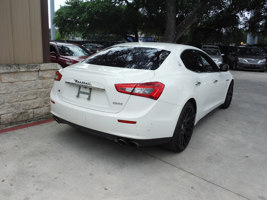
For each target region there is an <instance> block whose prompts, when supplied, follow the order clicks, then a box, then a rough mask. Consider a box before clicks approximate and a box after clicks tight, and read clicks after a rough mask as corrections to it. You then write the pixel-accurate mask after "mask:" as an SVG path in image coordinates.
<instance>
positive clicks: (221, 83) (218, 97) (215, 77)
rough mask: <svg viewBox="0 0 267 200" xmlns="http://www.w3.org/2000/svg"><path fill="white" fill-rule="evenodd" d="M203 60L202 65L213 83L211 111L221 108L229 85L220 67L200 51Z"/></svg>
mask: <svg viewBox="0 0 267 200" xmlns="http://www.w3.org/2000/svg"><path fill="white" fill-rule="evenodd" d="M198 54H199V56H200V58H201V61H202V65H203V67H204V68H205V73H206V74H208V75H209V77H210V81H211V83H212V86H211V88H212V89H213V90H212V93H211V94H210V98H211V105H210V106H211V109H213V108H215V107H217V106H219V105H220V104H221V103H222V101H223V100H224V98H225V89H226V88H227V83H226V80H225V77H224V75H223V72H221V71H220V69H219V67H218V66H217V65H216V64H215V62H214V61H213V60H212V59H211V58H210V57H209V56H208V55H206V54H204V53H203V52H200V51H198Z"/></svg>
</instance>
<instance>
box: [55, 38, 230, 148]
mask: <svg viewBox="0 0 267 200" xmlns="http://www.w3.org/2000/svg"><path fill="white" fill-rule="evenodd" d="M228 69H229V66H228V65H226V64H221V65H220V66H217V65H216V64H215V63H214V61H213V60H212V59H211V58H210V57H209V55H208V54H207V53H205V52H204V51H202V50H200V49H198V48H196V47H192V46H187V45H179V44H168V43H125V44H118V45H114V46H112V47H109V48H106V49H104V50H102V51H100V52H98V53H96V54H94V55H92V56H90V57H89V58H87V59H86V60H84V61H82V62H80V63H77V64H74V65H71V66H68V67H66V68H64V69H60V70H59V71H57V72H56V76H55V81H54V86H53V88H52V90H51V94H50V96H51V113H52V115H53V117H54V119H55V120H56V121H57V122H59V123H66V124H69V125H72V126H75V127H79V128H82V129H86V130H88V131H89V132H90V133H92V134H96V135H98V136H103V137H106V138H108V139H112V140H114V141H116V142H119V143H123V144H131V145H135V146H139V145H157V144H164V145H165V146H167V147H168V148H169V149H171V150H172V151H175V152H181V151H183V150H184V149H185V148H186V147H187V146H188V144H189V141H190V139H191V136H192V133H193V129H194V126H195V125H196V124H197V122H198V121H199V120H200V119H201V118H202V117H204V116H205V115H206V114H208V113H209V112H210V111H212V110H214V109H215V108H217V107H220V108H223V109H225V108H228V107H229V106H230V104H231V100H232V95H233V85H234V80H233V77H232V75H231V73H230V72H229V71H228Z"/></svg>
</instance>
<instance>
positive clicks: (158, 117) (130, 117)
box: [51, 91, 182, 143]
mask: <svg viewBox="0 0 267 200" xmlns="http://www.w3.org/2000/svg"><path fill="white" fill-rule="evenodd" d="M136 98H142V97H136ZM51 100H52V101H53V102H54V103H51V113H52V114H53V115H54V116H56V118H57V119H59V120H58V121H60V122H63V123H67V124H70V125H72V126H78V127H83V128H85V129H88V130H90V131H91V132H94V133H96V134H97V135H98V134H100V135H102V134H101V133H105V134H107V135H108V136H107V137H111V139H116V138H126V139H127V140H128V139H129V140H136V141H139V140H140V141H141V140H154V139H159V140H163V142H157V143H164V142H165V139H166V138H171V137H172V136H173V132H174V129H175V126H176V123H177V120H178V116H179V111H180V109H182V108H180V107H179V106H177V105H172V104H170V103H166V102H159V101H154V100H151V104H152V105H151V106H150V107H149V108H148V109H145V110H144V109H137V105H138V104H136V102H137V100H136V99H134V98H131V99H130V100H129V102H128V103H127V105H126V106H125V107H124V109H123V111H121V112H119V113H107V112H101V111H95V110H92V109H86V108H83V107H79V106H76V105H73V104H70V103H67V102H65V101H62V100H61V99H60V98H59V97H58V95H56V94H55V93H53V91H52V92H51ZM119 120H125V121H134V122H136V123H134V124H131V123H121V122H119ZM92 130H93V131H92ZM105 137H106V136H105Z"/></svg>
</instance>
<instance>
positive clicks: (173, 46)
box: [114, 42, 198, 51]
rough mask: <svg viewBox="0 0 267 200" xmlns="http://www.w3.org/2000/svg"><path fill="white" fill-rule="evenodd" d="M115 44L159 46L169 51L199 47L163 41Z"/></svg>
mask: <svg viewBox="0 0 267 200" xmlns="http://www.w3.org/2000/svg"><path fill="white" fill-rule="evenodd" d="M114 46H118V47H119V46H129V47H147V48H158V49H163V50H168V51H177V50H178V51H183V50H185V49H198V48H196V47H193V46H189V45H183V44H173V43H161V42H129V43H121V44H117V45H114Z"/></svg>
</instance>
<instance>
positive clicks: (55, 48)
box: [50, 42, 91, 67]
mask: <svg viewBox="0 0 267 200" xmlns="http://www.w3.org/2000/svg"><path fill="white" fill-rule="evenodd" d="M90 55H91V53H89V52H88V51H87V50H86V49H85V48H84V47H82V46H79V45H77V44H69V43H60V42H50V60H51V62H54V63H58V64H60V65H61V66H62V67H67V66H69V65H72V64H75V63H78V62H81V61H83V60H84V59H85V58H87V57H89V56H90Z"/></svg>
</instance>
